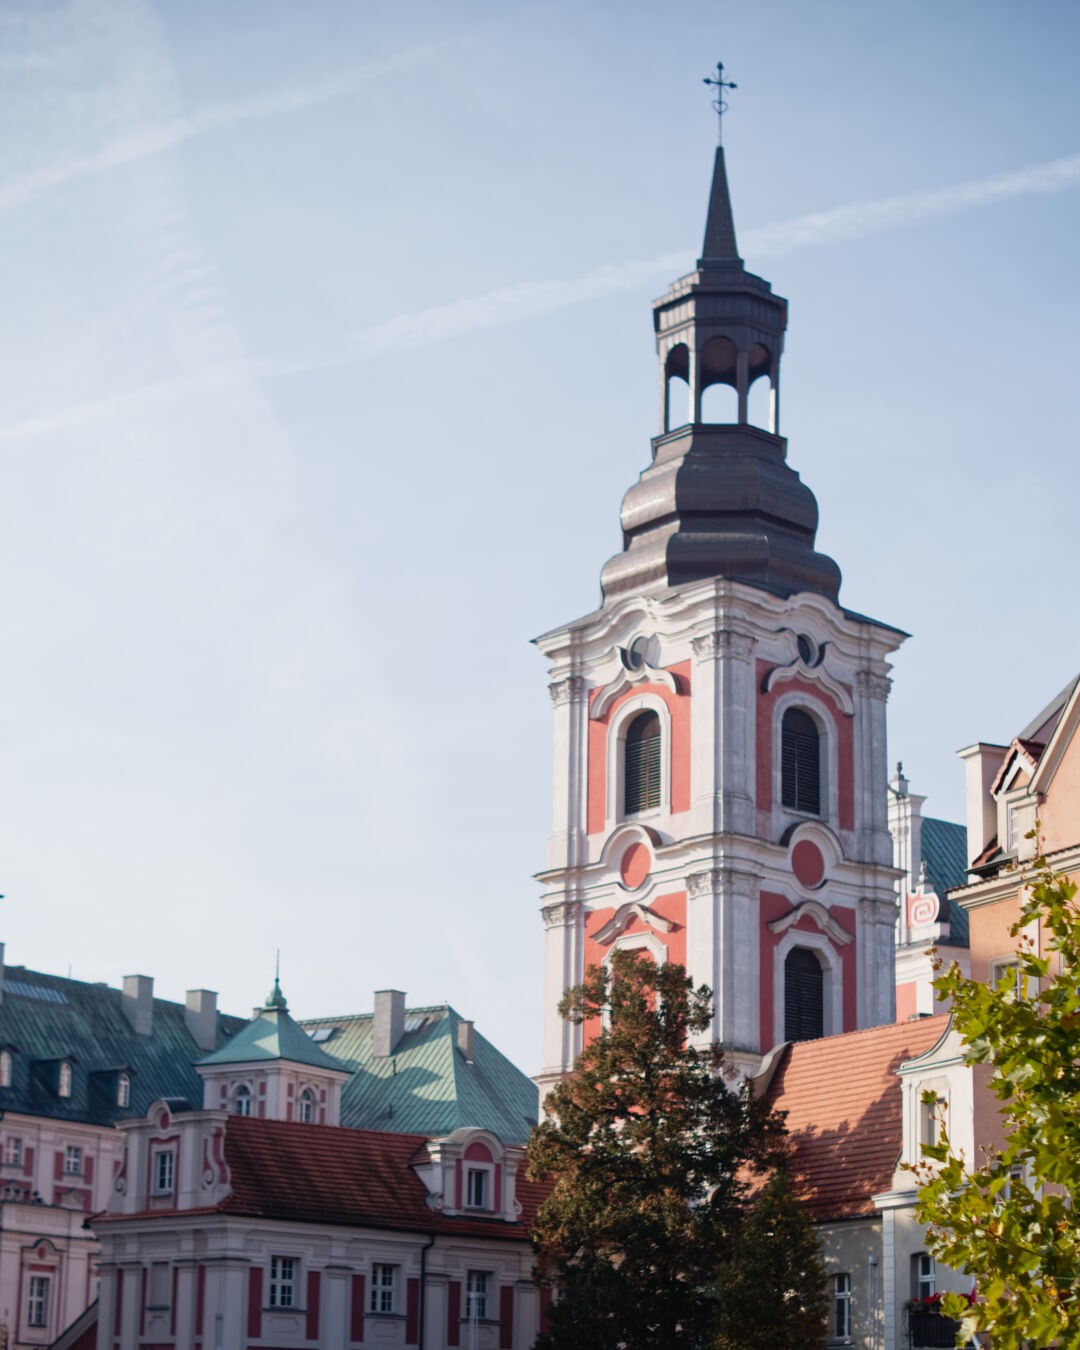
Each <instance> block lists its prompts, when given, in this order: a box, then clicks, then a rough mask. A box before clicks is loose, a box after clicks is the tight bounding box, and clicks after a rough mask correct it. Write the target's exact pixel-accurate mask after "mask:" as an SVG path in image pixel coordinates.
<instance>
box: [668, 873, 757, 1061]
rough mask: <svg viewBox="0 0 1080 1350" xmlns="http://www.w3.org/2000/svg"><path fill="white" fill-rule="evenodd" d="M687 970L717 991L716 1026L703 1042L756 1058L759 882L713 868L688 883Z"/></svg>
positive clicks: (690, 878) (698, 981) (691, 877)
mask: <svg viewBox="0 0 1080 1350" xmlns="http://www.w3.org/2000/svg"><path fill="white" fill-rule="evenodd" d="M686 891H687V967H688V973H689V975H690V977H691V978H692V979H693V981H694V983H695V984H707V985H708V986H709V987H710V988H711V989H712V991H713V1024H712V1028H711V1030H710V1032H709V1033H707V1034H706V1035H705V1036H703V1037H702V1040H718V1041H721V1042H722V1043H723V1044H724V1046H725V1047H726V1048H727V1049H728V1050H730V1051H732V1052H739V1051H749V1052H751V1053H752V1054H754V1055H755V1056H756V1054H757V1050H758V1042H759V1039H760V1035H761V1031H760V1021H761V1019H760V1016H759V1007H758V996H757V988H758V978H757V977H758V964H759V924H758V892H759V881H758V878H757V877H756V876H754V875H752V874H751V873H749V872H744V871H737V870H735V869H733V868H731V867H709V868H706V869H704V870H702V871H700V872H693V873H691V874H690V876H688V877H687V879H686Z"/></svg>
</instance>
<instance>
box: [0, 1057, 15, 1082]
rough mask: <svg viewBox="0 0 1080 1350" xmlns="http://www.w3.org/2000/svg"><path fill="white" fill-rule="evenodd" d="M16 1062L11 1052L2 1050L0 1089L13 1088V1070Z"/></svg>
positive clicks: (0, 1058)
mask: <svg viewBox="0 0 1080 1350" xmlns="http://www.w3.org/2000/svg"><path fill="white" fill-rule="evenodd" d="M13 1063H14V1061H13V1060H12V1058H11V1051H10V1050H0V1087H5V1088H6V1087H10V1086H11V1070H12V1067H13Z"/></svg>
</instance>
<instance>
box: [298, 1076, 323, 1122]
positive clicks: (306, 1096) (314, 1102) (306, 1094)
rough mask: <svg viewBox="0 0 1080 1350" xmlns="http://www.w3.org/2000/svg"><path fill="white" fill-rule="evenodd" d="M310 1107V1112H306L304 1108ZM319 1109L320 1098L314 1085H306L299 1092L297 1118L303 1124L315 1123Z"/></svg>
mask: <svg viewBox="0 0 1080 1350" xmlns="http://www.w3.org/2000/svg"><path fill="white" fill-rule="evenodd" d="M305 1107H307V1108H308V1114H307V1115H305V1114H304V1108H305ZM318 1110H319V1098H318V1094H317V1093H316V1091H315V1089H314V1088H313V1087H310V1086H308V1085H305V1086H304V1087H302V1088H301V1089H300V1091H299V1093H298V1094H297V1098H296V1119H297V1120H298V1121H299V1122H300V1124H301V1125H314V1124H315V1117H316V1115H317V1114H318Z"/></svg>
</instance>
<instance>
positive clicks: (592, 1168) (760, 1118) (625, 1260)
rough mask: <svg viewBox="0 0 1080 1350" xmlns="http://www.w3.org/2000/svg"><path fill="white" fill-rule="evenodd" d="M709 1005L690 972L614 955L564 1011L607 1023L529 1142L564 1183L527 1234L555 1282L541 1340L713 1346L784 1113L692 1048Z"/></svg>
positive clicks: (534, 1155)
mask: <svg viewBox="0 0 1080 1350" xmlns="http://www.w3.org/2000/svg"><path fill="white" fill-rule="evenodd" d="M711 1005H712V998H711V994H710V991H709V990H708V989H706V988H704V987H700V988H695V987H694V985H693V983H692V981H691V980H690V979H689V978H688V977H687V974H686V971H685V970H684V969H683V967H682V966H680V965H676V964H674V963H668V964H665V965H662V966H657V965H656V964H654V963H653V962H652V961H650V960H648V959H646V958H644V957H642V956H640V955H639V954H636V953H625V952H618V951H617V952H615V954H614V955H613V957H612V961H611V964H610V967H609V968H607V969H605V968H602V967H597V968H594V969H592V970H590V971H589V973H588V975H587V976H586V978H585V981H584V982H583V983H582V984H581V985H579V986H578V987H576V988H575V989H573V990H571V991H570V992H569V993H568V994H567V995H566V997H565V998H564V999H563V1001H562V1004H561V1005H560V1013H561V1014H562V1016H564V1017H566V1018H569V1020H571V1021H572V1022H574V1023H575V1024H579V1025H580V1024H581V1023H585V1022H592V1021H593V1020H594V1019H600V1018H601V1017H603V1018H604V1019H605V1020H606V1022H607V1026H606V1027H605V1029H603V1030H602V1031H600V1033H599V1034H598V1035H597V1036H596V1037H595V1039H593V1040H592V1041H591V1042H590V1044H589V1045H588V1046H587V1047H586V1048H585V1050H584V1051H583V1052H582V1054H581V1056H580V1058H579V1060H578V1064H577V1067H576V1069H575V1071H574V1072H573V1074H571V1075H570V1076H569V1077H568V1078H567V1079H565V1080H564V1081H563V1082H561V1083H560V1084H558V1085H557V1086H556V1087H555V1088H554V1089H553V1090H552V1092H551V1094H550V1096H549V1097H548V1099H547V1103H546V1105H547V1109H548V1111H549V1112H550V1113H551V1115H550V1118H549V1119H548V1120H546V1121H545V1122H544V1123H543V1124H542V1125H540V1126H539V1127H538V1128H537V1129H536V1130H535V1131H534V1132H533V1136H532V1139H531V1141H530V1144H529V1167H530V1173H531V1175H533V1176H534V1177H537V1176H551V1177H553V1178H554V1179H555V1185H554V1190H553V1192H552V1194H551V1196H550V1197H549V1199H548V1200H547V1201H546V1202H545V1203H544V1205H543V1206H542V1208H541V1210H540V1213H539V1215H538V1217H537V1221H536V1225H535V1227H534V1229H533V1239H534V1242H535V1244H536V1248H537V1263H538V1275H539V1278H540V1279H541V1281H542V1282H544V1283H546V1284H547V1285H549V1286H554V1287H555V1288H557V1290H558V1299H557V1301H556V1302H555V1304H554V1305H553V1307H552V1311H551V1332H550V1335H549V1336H548V1337H547V1338H544V1339H542V1340H541V1342H540V1343H539V1344H540V1345H541V1346H545V1347H548V1350H646V1348H647V1350H657V1348H658V1347H661V1348H663V1347H668V1346H673V1347H706V1346H710V1345H711V1344H712V1343H713V1335H714V1318H715V1311H716V1282H717V1279H718V1276H719V1275H720V1272H721V1270H722V1269H723V1268H724V1265H725V1262H728V1261H729V1260H730V1258H731V1256H732V1253H733V1251H734V1249H735V1246H736V1243H737V1240H738V1237H739V1233H740V1230H741V1227H742V1224H743V1220H744V1217H745V1215H746V1214H747V1213H748V1211H749V1209H750V1196H751V1192H752V1187H753V1184H754V1177H755V1174H756V1175H757V1177H758V1178H759V1179H760V1177H761V1176H762V1175H765V1174H767V1173H768V1172H770V1171H771V1169H772V1167H773V1166H774V1164H775V1162H776V1161H777V1159H778V1156H779V1153H780V1149H781V1145H782V1140H783V1123H782V1120H781V1119H780V1117H779V1116H778V1115H777V1114H776V1113H774V1112H773V1111H771V1110H770V1108H769V1107H768V1106H767V1105H766V1104H765V1103H764V1102H762V1101H758V1100H755V1099H754V1096H753V1094H752V1092H751V1091H750V1089H749V1087H748V1086H746V1085H744V1086H742V1087H739V1088H734V1087H732V1086H731V1084H730V1082H729V1081H728V1080H727V1079H726V1078H725V1075H724V1054H723V1051H722V1049H721V1047H720V1046H718V1045H709V1046H705V1047H702V1048H695V1047H694V1046H693V1045H692V1044H691V1043H690V1041H691V1038H692V1037H694V1036H696V1035H699V1034H700V1033H701V1032H703V1031H705V1030H707V1028H708V1027H709V1025H710V1022H711Z"/></svg>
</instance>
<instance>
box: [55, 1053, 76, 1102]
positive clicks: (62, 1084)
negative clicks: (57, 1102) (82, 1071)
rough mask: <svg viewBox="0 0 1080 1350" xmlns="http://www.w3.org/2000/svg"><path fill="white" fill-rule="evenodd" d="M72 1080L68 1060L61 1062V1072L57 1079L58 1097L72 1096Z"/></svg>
mask: <svg viewBox="0 0 1080 1350" xmlns="http://www.w3.org/2000/svg"><path fill="white" fill-rule="evenodd" d="M71 1078H72V1074H71V1065H70V1064H69V1063H68V1061H67V1060H66V1059H65V1060H61V1062H60V1070H59V1073H58V1074H57V1079H56V1095H57V1096H58V1097H70V1096H71Z"/></svg>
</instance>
